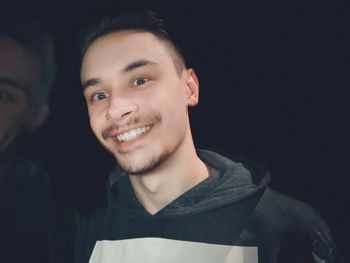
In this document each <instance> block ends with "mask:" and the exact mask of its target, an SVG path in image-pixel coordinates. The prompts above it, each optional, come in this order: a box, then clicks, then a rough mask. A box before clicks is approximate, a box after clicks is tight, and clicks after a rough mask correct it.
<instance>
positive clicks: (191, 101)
mask: <svg viewBox="0 0 350 263" xmlns="http://www.w3.org/2000/svg"><path fill="white" fill-rule="evenodd" d="M186 71H187V83H186V85H187V90H186V103H187V105H188V106H190V107H193V106H196V105H197V104H198V98H199V82H198V78H197V75H196V72H195V71H194V70H193V69H192V68H189V69H187V70H186Z"/></svg>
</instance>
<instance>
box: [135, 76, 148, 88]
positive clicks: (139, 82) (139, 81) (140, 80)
mask: <svg viewBox="0 0 350 263" xmlns="http://www.w3.org/2000/svg"><path fill="white" fill-rule="evenodd" d="M147 81H149V79H148V78H146V77H141V78H137V79H135V80H134V82H133V83H132V85H133V86H141V85H143V84H145V83H146V82H147Z"/></svg>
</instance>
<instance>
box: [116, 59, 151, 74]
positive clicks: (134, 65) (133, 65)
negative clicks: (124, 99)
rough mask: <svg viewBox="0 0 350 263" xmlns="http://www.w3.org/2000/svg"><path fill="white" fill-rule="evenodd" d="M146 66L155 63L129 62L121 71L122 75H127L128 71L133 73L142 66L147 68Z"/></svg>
mask: <svg viewBox="0 0 350 263" xmlns="http://www.w3.org/2000/svg"><path fill="white" fill-rule="evenodd" d="M148 65H157V63H155V62H152V61H149V60H146V59H139V60H137V61H134V62H131V63H129V64H128V65H126V66H125V67H124V68H123V69H122V71H121V72H122V73H124V74H125V73H128V72H130V71H133V70H135V69H137V68H140V67H143V66H148Z"/></svg>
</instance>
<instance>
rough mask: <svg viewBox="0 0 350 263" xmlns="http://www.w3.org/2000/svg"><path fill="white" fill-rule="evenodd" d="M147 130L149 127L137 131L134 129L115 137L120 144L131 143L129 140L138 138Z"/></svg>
mask: <svg viewBox="0 0 350 263" xmlns="http://www.w3.org/2000/svg"><path fill="white" fill-rule="evenodd" d="M149 129H150V127H149V126H147V127H142V128H137V129H134V130H131V131H128V132H124V133H122V134H119V135H118V136H117V139H118V141H120V142H127V141H131V140H133V139H135V138H137V137H139V136H140V135H141V134H143V133H145V132H146V131H148V130H149Z"/></svg>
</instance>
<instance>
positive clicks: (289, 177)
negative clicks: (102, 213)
mask: <svg viewBox="0 0 350 263" xmlns="http://www.w3.org/2000/svg"><path fill="white" fill-rule="evenodd" d="M111 2H113V1H109V2H107V1H103V2H102V1H95V2H86V1H75V2H74V5H73V4H72V3H69V4H68V3H62V2H57V3H54V4H50V5H49V4H46V5H44V6H39V5H37V6H36V8H34V10H33V12H37V13H38V15H39V16H40V17H41V18H42V19H43V20H44V21H46V22H47V25H48V26H49V27H50V28H51V29H52V30H53V31H54V33H55V38H56V43H57V62H58V80H57V83H56V86H55V89H54V91H53V94H52V96H51V104H52V114H51V119H50V121H49V122H48V123H47V124H46V125H45V126H44V127H43V128H42V129H41V130H40V133H39V134H38V135H37V137H36V139H35V144H36V145H38V146H39V147H38V148H37V153H38V155H39V157H41V158H43V159H45V160H46V163H47V165H48V167H49V168H50V169H51V171H52V178H53V179H52V180H53V185H54V190H55V196H56V198H57V200H58V202H61V203H64V204H66V205H67V204H70V205H72V206H81V207H88V206H89V205H90V204H91V203H93V204H95V203H96V202H98V200H101V198H102V197H101V196H102V194H101V193H103V188H104V180H105V178H106V176H107V173H108V171H109V170H110V169H111V167H113V165H114V161H113V159H112V158H111V157H110V156H109V154H107V153H105V152H104V150H103V149H102V147H100V146H99V145H98V143H97V142H96V140H95V138H94V136H93V135H92V133H91V131H90V128H89V124H88V118H87V112H86V107H85V102H84V100H83V97H82V94H81V88H80V84H79V66H78V65H79V62H78V59H79V55H78V53H79V50H78V46H77V42H76V31H77V29H78V28H79V27H81V25H82V24H84V21H86V20H88V19H89V13H93V10H96V9H99V8H100V7H101V6H103V5H107V4H109V3H111ZM125 2H127V3H128V5H135V6H140V3H137V1H125ZM140 2H141V1H140ZM221 2H222V3H221ZM228 2H231V1H215V2H212V3H207V4H204V3H203V2H200V1H197V2H194V1H182V2H181V1H176V2H174V3H171V4H170V3H165V4H161V3H156V2H155V1H150V5H149V7H152V8H155V9H156V10H158V11H159V12H160V13H161V14H163V16H164V17H165V18H166V19H168V21H169V25H170V28H171V29H172V30H173V33H174V35H175V37H176V38H178V39H179V42H180V45H181V46H182V47H183V49H184V50H185V54H186V55H187V57H188V62H189V65H190V66H192V67H194V68H195V70H196V71H197V73H198V76H199V80H200V103H199V106H198V107H197V108H194V109H192V110H191V111H190V114H191V121H192V128H193V134H194V138H195V141H196V144H197V146H198V147H201V148H209V149H213V150H216V151H219V152H221V153H223V154H225V155H228V156H232V157H243V158H247V159H251V160H254V161H256V162H259V163H264V164H265V165H266V166H267V167H268V168H269V169H270V171H271V173H272V183H271V186H272V187H273V188H274V189H276V190H278V191H281V192H284V193H286V194H289V195H290V196H293V197H294V198H297V199H301V200H303V201H305V202H307V203H309V204H311V205H312V206H314V207H315V208H316V209H318V210H319V211H320V213H321V214H322V215H323V217H324V218H325V219H326V220H327V221H328V223H329V225H330V227H331V229H332V231H333V233H334V235H335V237H336V239H337V241H338V243H339V245H340V247H341V248H342V250H343V253H344V254H346V253H347V256H349V254H348V253H349V252H348V251H347V250H346V248H347V245H348V244H347V243H348V242H347V239H348V236H349V234H350V231H349V226H348V222H350V213H349V207H350V197H349V196H350V194H349V193H348V185H349V171H350V162H349V161H350V158H349V157H350V156H349V154H350V151H349V146H350V136H349V134H350V133H349V132H350V129H349V128H350V125H349V116H350V104H349V102H348V101H349V92H348V90H349V87H350V86H349V84H350V80H349V78H350V74H349V73H350V65H349V64H350V52H349V47H350V45H349V44H350V38H349V34H350V33H349V32H350V30H349V25H350V6H346V5H345V4H341V3H339V4H338V3H332V4H326V3H321V2H318V3H317V4H314V3H310V4H309V5H308V4H306V2H303V4H302V5H300V6H297V5H296V4H294V5H293V6H292V5H287V4H284V5H282V6H281V4H279V5H276V4H275V3H266V2H265V1H264V4H261V3H260V4H254V3H252V2H250V3H249V4H248V3H247V4H239V3H230V4H228ZM241 2H244V1H241ZM120 5H122V6H126V4H125V3H121V4H120ZM142 5H143V6H145V4H142ZM29 8H30V7H29ZM31 8H33V5H32V6H31ZM43 10H44V11H43Z"/></svg>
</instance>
